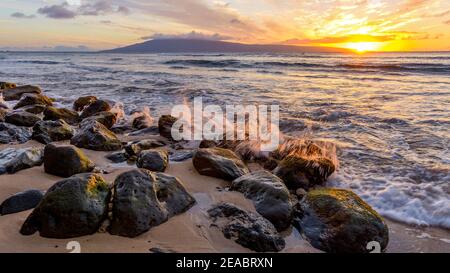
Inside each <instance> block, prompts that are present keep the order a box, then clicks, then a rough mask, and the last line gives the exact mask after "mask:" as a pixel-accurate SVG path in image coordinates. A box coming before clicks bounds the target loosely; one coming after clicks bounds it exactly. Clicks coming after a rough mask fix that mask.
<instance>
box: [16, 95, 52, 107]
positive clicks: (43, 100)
mask: <svg viewBox="0 0 450 273" xmlns="http://www.w3.org/2000/svg"><path fill="white" fill-rule="evenodd" d="M34 104H41V105H46V106H52V105H53V102H52V100H51V99H50V98H49V97H47V96H44V95H42V94H24V95H23V96H22V97H21V98H20V100H19V102H17V104H16V105H15V106H14V109H19V108H22V107H25V106H29V105H34Z"/></svg>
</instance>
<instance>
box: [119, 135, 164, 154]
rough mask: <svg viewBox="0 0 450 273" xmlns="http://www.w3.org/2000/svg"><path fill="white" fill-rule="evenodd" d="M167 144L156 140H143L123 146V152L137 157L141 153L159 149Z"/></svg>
mask: <svg viewBox="0 0 450 273" xmlns="http://www.w3.org/2000/svg"><path fill="white" fill-rule="evenodd" d="M166 144H167V143H165V142H164V141H160V140H157V139H143V140H137V141H133V142H131V143H129V144H127V145H126V146H125V151H126V152H127V153H128V154H129V155H130V156H133V155H139V154H140V153H141V152H142V151H145V150H149V149H154V148H159V147H163V146H165V145H166Z"/></svg>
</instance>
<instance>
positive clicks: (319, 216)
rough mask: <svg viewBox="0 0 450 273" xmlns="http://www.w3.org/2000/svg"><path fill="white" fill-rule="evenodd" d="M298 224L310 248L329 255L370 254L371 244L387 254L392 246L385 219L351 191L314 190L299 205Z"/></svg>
mask: <svg viewBox="0 0 450 273" xmlns="http://www.w3.org/2000/svg"><path fill="white" fill-rule="evenodd" d="M295 221H296V226H297V227H298V228H299V230H300V232H301V233H302V234H303V235H304V237H306V238H307V240H308V241H309V242H310V243H311V245H312V246H314V247H316V248H318V249H320V250H323V251H326V252H345V253H348V252H369V250H368V249H367V244H368V243H369V242H372V241H375V242H378V243H379V244H380V246H381V250H385V249H386V247H387V245H388V242H389V230H388V227H387V225H386V223H385V222H384V220H383V218H382V217H381V216H380V215H379V214H378V213H377V212H376V211H375V210H373V209H372V208H371V207H370V206H369V205H368V204H367V203H365V202H364V201H363V200H362V199H361V198H360V197H358V196H357V195H356V194H355V193H353V192H351V191H348V190H343V189H314V190H311V191H310V192H308V193H307V195H306V196H305V198H304V199H303V200H302V201H301V202H299V204H298V212H297V217H296V220H295Z"/></svg>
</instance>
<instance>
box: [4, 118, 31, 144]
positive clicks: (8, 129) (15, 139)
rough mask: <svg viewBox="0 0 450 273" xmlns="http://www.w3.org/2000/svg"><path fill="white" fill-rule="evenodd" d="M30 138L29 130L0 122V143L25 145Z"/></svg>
mask: <svg viewBox="0 0 450 273" xmlns="http://www.w3.org/2000/svg"><path fill="white" fill-rule="evenodd" d="M30 138H31V130H30V128H25V127H18V126H15V125H12V124H9V123H4V122H0V143H1V144H11V143H25V142H27V141H28V140H30Z"/></svg>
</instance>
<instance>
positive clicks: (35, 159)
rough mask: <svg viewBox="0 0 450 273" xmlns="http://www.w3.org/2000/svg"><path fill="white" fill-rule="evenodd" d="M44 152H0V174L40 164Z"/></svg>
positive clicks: (8, 150)
mask: <svg viewBox="0 0 450 273" xmlns="http://www.w3.org/2000/svg"><path fill="white" fill-rule="evenodd" d="M43 155H44V151H43V149H41V148H26V149H14V148H7V149H4V150H1V151H0V174H4V173H10V174H13V173H16V172H18V171H21V170H24V169H28V168H32V167H34V166H39V165H41V164H42V160H43Z"/></svg>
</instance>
